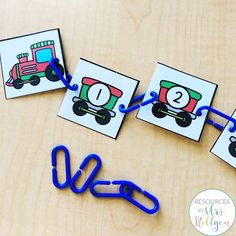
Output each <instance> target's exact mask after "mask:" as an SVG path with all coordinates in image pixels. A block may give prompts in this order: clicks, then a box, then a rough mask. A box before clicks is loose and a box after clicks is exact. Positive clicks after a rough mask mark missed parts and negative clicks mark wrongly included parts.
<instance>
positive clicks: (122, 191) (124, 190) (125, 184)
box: [90, 180, 159, 214]
mask: <svg viewBox="0 0 236 236" xmlns="http://www.w3.org/2000/svg"><path fill="white" fill-rule="evenodd" d="M110 184H113V185H120V187H119V192H118V193H101V192H97V191H95V190H94V188H95V186H97V185H110ZM133 190H136V191H137V192H139V193H142V194H143V195H144V196H145V197H147V198H148V199H150V200H151V201H152V202H153V204H154V207H153V208H151V209H149V208H147V207H145V206H143V205H142V204H140V203H139V202H137V201H136V200H134V199H133V198H132V193H133ZM90 192H91V194H92V195H93V196H95V197H99V198H100V197H107V198H123V199H126V200H127V201H129V202H130V203H132V204H133V205H134V206H136V207H137V208H139V209H140V210H142V211H144V212H146V213H147V214H154V213H156V212H157V211H158V209H159V202H158V200H157V198H156V197H154V196H153V195H152V194H150V193H148V192H147V191H143V190H142V189H141V188H140V187H138V186H137V185H136V184H134V183H132V182H131V181H127V180H114V181H112V182H110V181H105V180H96V181H95V182H93V183H92V184H91V185H90Z"/></svg>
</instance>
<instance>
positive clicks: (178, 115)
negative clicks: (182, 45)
mask: <svg viewBox="0 0 236 236" xmlns="http://www.w3.org/2000/svg"><path fill="white" fill-rule="evenodd" d="M216 88H217V85H216V84H214V83H211V82H208V81H205V80H203V79H200V78H198V77H195V76H193V75H190V74H187V73H185V72H182V71H179V70H176V69H174V68H171V67H169V66H167V65H164V64H161V63H158V65H157V67H156V69H155V71H154V74H153V76H152V80H151V83H150V85H149V87H148V90H147V92H146V95H145V97H144V100H147V99H149V98H150V92H151V91H154V92H156V93H157V94H158V99H157V101H155V102H153V103H152V104H149V105H147V106H142V107H141V108H140V110H139V111H138V114H137V118H138V119H141V120H144V121H147V122H149V123H152V124H154V125H157V126H160V127H162V128H165V129H167V130H170V131H173V132H175V133H177V134H180V135H183V136H185V137H188V138H190V139H193V140H195V141H199V140H200V137H201V133H202V130H203V127H204V123H205V120H206V116H207V113H204V114H203V115H202V116H200V117H197V116H196V110H197V109H198V108H199V107H201V106H203V105H206V106H209V105H210V104H211V102H212V100H213V97H214V94H215V91H216Z"/></svg>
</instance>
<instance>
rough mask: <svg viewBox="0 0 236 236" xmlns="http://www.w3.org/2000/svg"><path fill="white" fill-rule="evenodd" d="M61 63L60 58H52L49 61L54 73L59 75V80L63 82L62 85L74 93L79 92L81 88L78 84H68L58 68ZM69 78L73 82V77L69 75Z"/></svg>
mask: <svg viewBox="0 0 236 236" xmlns="http://www.w3.org/2000/svg"><path fill="white" fill-rule="evenodd" d="M57 63H59V59H58V58H52V59H51V60H50V61H49V65H50V66H51V68H52V69H53V70H54V72H55V73H56V74H57V76H58V78H59V79H60V80H61V81H62V83H63V84H64V85H65V86H66V88H68V89H70V90H72V91H76V90H78V88H79V86H78V85H77V84H73V85H72V86H71V85H70V84H69V83H68V82H67V80H66V79H65V78H64V76H63V75H62V73H61V72H60V70H59V69H58V68H57V66H56V64H57ZM67 78H68V79H69V81H71V79H72V76H71V75H70V74H67Z"/></svg>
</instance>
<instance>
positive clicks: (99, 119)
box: [95, 110, 111, 125]
mask: <svg viewBox="0 0 236 236" xmlns="http://www.w3.org/2000/svg"><path fill="white" fill-rule="evenodd" d="M97 114H98V115H100V116H102V117H100V116H95V120H96V121H97V123H98V124H100V125H106V124H108V123H109V122H110V120H111V115H110V113H109V112H108V111H107V110H100V111H98V112H97Z"/></svg>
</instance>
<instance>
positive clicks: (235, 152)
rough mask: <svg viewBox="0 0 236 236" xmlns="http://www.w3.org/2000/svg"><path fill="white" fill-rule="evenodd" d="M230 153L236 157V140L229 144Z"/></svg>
mask: <svg viewBox="0 0 236 236" xmlns="http://www.w3.org/2000/svg"><path fill="white" fill-rule="evenodd" d="M229 153H230V154H231V155H232V156H233V157H235V158H236V142H233V143H231V144H230V145H229Z"/></svg>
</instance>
